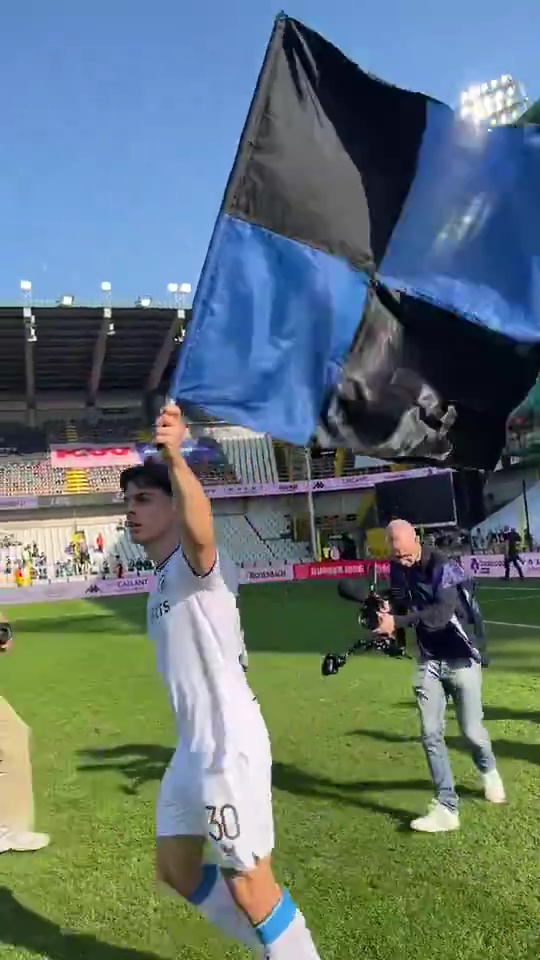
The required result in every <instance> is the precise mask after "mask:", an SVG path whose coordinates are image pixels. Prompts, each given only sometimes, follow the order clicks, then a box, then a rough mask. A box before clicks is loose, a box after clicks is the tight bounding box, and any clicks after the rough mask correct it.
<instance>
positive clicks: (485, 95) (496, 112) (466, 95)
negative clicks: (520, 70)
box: [459, 73, 528, 127]
mask: <svg viewBox="0 0 540 960" xmlns="http://www.w3.org/2000/svg"><path fill="white" fill-rule="evenodd" d="M527 103H528V99H527V94H526V92H525V87H524V86H523V84H522V83H519V82H518V81H516V80H514V79H513V78H512V77H511V76H510V75H509V74H508V73H504V74H503V75H502V76H501V77H498V78H497V79H496V80H490V81H489V83H482V84H477V85H476V86H472V87H469V89H468V90H464V91H463V93H462V94H461V97H460V104H459V115H460V117H461V118H462V119H463V120H470V121H471V122H472V123H474V124H475V125H476V126H485V127H503V126H506V125H508V124H511V123H517V121H518V120H519V118H520V117H521V116H523V114H524V113H525V111H526V109H527Z"/></svg>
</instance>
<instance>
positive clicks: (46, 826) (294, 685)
mask: <svg viewBox="0 0 540 960" xmlns="http://www.w3.org/2000/svg"><path fill="white" fill-rule="evenodd" d="M481 599H482V603H483V609H484V614H485V616H486V618H487V620H489V621H493V623H491V624H490V627H489V630H490V652H491V654H492V657H493V663H492V665H491V666H490V668H489V669H488V670H487V671H485V674H484V676H485V680H484V684H485V704H486V718H487V724H488V727H489V729H490V732H491V735H492V738H493V742H494V747H495V751H496V754H497V756H498V759H499V767H500V769H501V772H502V774H503V776H504V779H505V781H506V786H507V790H508V794H509V802H508V804H507V805H506V806H505V807H502V808H501V807H498V808H497V807H489V805H487V804H486V803H485V801H484V800H483V799H482V797H481V794H480V792H479V789H478V786H479V785H478V781H477V777H476V774H475V772H474V769H473V767H472V763H471V761H470V759H469V757H468V756H467V754H466V752H464V749H463V745H462V743H461V741H460V739H459V737H458V736H457V730H456V726H455V720H454V718H453V715H452V713H451V714H450V718H449V728H448V743H449V746H450V748H451V755H452V762H453V766H454V772H455V774H456V778H457V781H458V784H459V788H460V793H461V795H462V798H463V802H462V807H461V818H462V829H461V831H459V832H458V833H456V834H451V835H443V836H418V835H415V834H413V833H411V832H410V831H409V830H408V828H407V825H408V822H409V820H410V819H411V818H412V817H413V816H415V815H416V814H418V813H419V812H423V811H424V808H425V806H426V804H427V802H428V801H429V799H430V796H431V789H430V783H429V780H428V777H427V771H426V766H425V761H424V756H423V752H422V749H421V746H420V744H419V743H418V741H417V720H416V715H415V710H414V707H413V705H412V697H411V680H412V664H411V663H408V662H407V663H405V662H395V661H391V660H388V659H387V658H383V657H381V656H377V655H365V656H359V657H357V658H354V660H352V661H351V662H350V663H349V664H348V665H347V666H346V667H345V668H344V669H343V671H342V672H341V673H340V674H339V676H337V677H330V678H327V679H322V678H321V676H320V658H321V655H322V654H323V653H325V652H326V651H327V650H329V649H332V648H335V649H337V650H341V649H344V648H346V647H347V646H348V645H349V644H350V642H351V641H352V640H353V639H354V637H355V635H356V630H355V622H354V621H355V613H354V607H353V606H352V605H350V604H345V603H343V602H341V601H339V600H338V599H337V597H336V595H335V586H334V585H333V584H319V583H317V584H303V585H300V584H298V585H297V584H295V585H290V586H288V585H285V586H284V585H281V584H280V585H275V586H272V585H267V586H259V587H246V588H245V589H244V591H243V596H242V607H243V616H244V622H245V626H246V632H247V638H248V646H249V648H250V652H251V666H250V679H251V683H252V686H253V687H254V689H255V690H256V692H257V694H258V696H259V698H260V701H261V704H262V707H263V710H264V713H265V716H266V719H267V722H268V725H269V728H270V732H271V735H272V741H273V752H274V758H275V769H274V784H275V795H274V800H275V818H276V827H277V850H276V870H277V873H278V875H279V878H280V880H281V881H282V882H283V883H284V884H286V885H288V886H289V887H290V889H291V891H292V893H293V896H294V897H295V899H296V900H297V901H298V903H299V904H300V905H301V907H302V909H303V911H304V913H305V914H306V916H307V918H308V921H309V924H310V926H311V927H312V929H313V932H314V935H315V938H316V941H317V944H318V946H319V949H320V953H321V957H322V958H323V960H394V958H398V957H399V958H406V960H427V958H431V957H434V958H437V960H538V958H539V957H540V884H539V880H540V698H539V686H540V684H539V681H540V588H539V587H538V586H537V585H536V584H532V585H531V584H529V583H527V584H524V585H520V584H517V585H516V584H514V583H511V584H509V585H506V586H504V585H499V584H497V585H489V586H486V587H483V588H482V590H481ZM0 601H1V595H0ZM12 619H13V623H14V626H15V636H16V648H15V649H14V651H13V653H12V654H10V656H9V657H6V658H4V659H2V662H1V664H0V671H1V672H0V690H1V691H2V693H3V694H4V695H5V696H6V697H7V698H8V699H9V700H10V701H11V703H12V704H13V705H14V706H15V708H16V709H17V710H18V712H19V713H20V714H21V716H22V717H23V718H24V719H25V720H26V722H27V723H29V724H30V725H31V727H32V729H33V734H34V776H35V792H36V801H37V809H38V828H39V829H43V830H46V831H48V832H50V833H51V836H52V840H53V842H52V845H51V847H50V849H49V850H47V851H44V852H42V853H39V854H36V855H29V854H28V855H23V854H19V855H11V854H9V855H4V856H2V857H1V859H0V955H1V957H2V960H30V958H36V957H39V958H47V960H81V958H82V960H173V958H184V960H203V958H205V960H218V958H220V960H221V958H223V957H227V958H231V960H233V958H240V957H243V956H244V953H243V952H242V951H241V950H240V949H239V948H237V947H236V946H235V945H233V944H229V943H227V942H225V941H223V940H222V939H220V938H219V937H218V936H217V935H214V934H213V933H212V931H211V930H210V929H209V928H208V926H207V925H206V924H205V923H204V921H202V920H200V919H199V918H198V917H197V916H196V914H194V913H193V912H192V911H191V910H189V909H188V908H185V907H184V906H183V905H182V904H181V903H180V901H176V900H173V899H169V898H164V897H162V896H161V895H159V894H158V893H157V892H156V890H155V886H154V881H153V855H152V846H153V822H154V801H155V796H156V791H157V787H158V782H159V780H160V778H161V776H162V774H163V771H164V769H165V766H166V764H167V762H168V760H169V757H170V755H171V750H172V746H173V732H172V723H171V718H170V715H169V711H168V706H167V704H166V701H165V696H164V694H163V692H162V690H161V686H160V683H159V680H158V679H157V678H156V676H155V668H154V660H153V651H152V648H151V646H150V644H149V642H148V641H147V640H146V639H145V636H144V598H135V599H129V600H128V599H121V600H117V601H99V600H97V601H96V600H92V601H85V602H80V603H79V602H78V603H70V604H63V605H61V604H56V603H55V604H51V605H49V606H46V607H44V606H39V607H38V606H35V607H32V606H29V607H27V608H18V609H17V610H16V611H13V614H12ZM514 624H517V626H514Z"/></svg>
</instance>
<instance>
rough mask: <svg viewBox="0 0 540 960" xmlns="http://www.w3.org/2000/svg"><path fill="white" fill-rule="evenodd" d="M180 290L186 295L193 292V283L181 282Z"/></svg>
mask: <svg viewBox="0 0 540 960" xmlns="http://www.w3.org/2000/svg"><path fill="white" fill-rule="evenodd" d="M178 292H179V293H182V294H184V295H185V296H187V295H188V294H190V293H191V284H190V283H181V284H180V287H179V290H178Z"/></svg>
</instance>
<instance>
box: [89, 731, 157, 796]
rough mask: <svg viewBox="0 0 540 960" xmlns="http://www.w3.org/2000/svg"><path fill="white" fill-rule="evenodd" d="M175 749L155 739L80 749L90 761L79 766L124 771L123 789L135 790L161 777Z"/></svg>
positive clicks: (127, 791) (130, 791)
mask: <svg viewBox="0 0 540 960" xmlns="http://www.w3.org/2000/svg"><path fill="white" fill-rule="evenodd" d="M173 753H174V750H173V749H172V748H171V747H163V746H160V745H159V744H154V743H123V744H120V745H119V746H117V747H106V748H104V749H94V750H80V751H79V756H80V757H81V758H84V759H85V760H88V761H90V762H89V763H83V764H82V765H81V766H80V767H79V770H83V771H86V772H88V771H95V770H103V771H107V770H112V771H115V772H117V773H121V774H122V776H123V777H124V778H125V780H127V783H125V784H123V787H122V789H123V791H124V792H125V793H129V794H136V793H138V791H139V789H140V788H141V787H142V786H144V784H145V783H151V782H153V781H156V780H161V778H162V776H163V774H164V773H165V770H166V768H167V765H168V764H169V761H170V760H171V758H172V755H173ZM92 761H93V762H92Z"/></svg>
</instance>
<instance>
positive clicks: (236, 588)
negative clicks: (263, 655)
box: [219, 547, 248, 670]
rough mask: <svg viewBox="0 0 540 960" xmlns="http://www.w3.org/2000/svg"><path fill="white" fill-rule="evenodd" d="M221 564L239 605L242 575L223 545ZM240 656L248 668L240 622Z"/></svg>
mask: <svg viewBox="0 0 540 960" xmlns="http://www.w3.org/2000/svg"><path fill="white" fill-rule="evenodd" d="M219 565H220V568H221V575H222V577H223V579H224V581H225V583H226V585H227V587H228V588H229V590H230V591H231V593H233V594H234V596H235V598H236V603H237V605H238V599H239V596H240V575H239V572H238V567H237V565H236V563H235V562H234V560H233V559H232V557H230V556H229V554H228V553H227V551H226V550H224V549H223V548H222V547H219ZM238 656H239V659H240V663H241V664H242V666H243V668H244V670H247V668H248V652H247V648H246V641H245V638H244V631H243V630H242V624H240V649H239V651H238Z"/></svg>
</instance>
